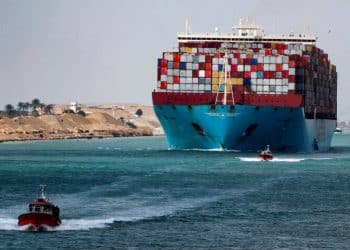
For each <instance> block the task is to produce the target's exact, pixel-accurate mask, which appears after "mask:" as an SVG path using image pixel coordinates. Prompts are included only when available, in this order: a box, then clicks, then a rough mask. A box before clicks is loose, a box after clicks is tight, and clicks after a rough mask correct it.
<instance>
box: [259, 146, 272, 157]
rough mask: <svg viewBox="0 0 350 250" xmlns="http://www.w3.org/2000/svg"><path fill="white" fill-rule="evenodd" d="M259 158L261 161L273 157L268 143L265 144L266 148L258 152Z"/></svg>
mask: <svg viewBox="0 0 350 250" xmlns="http://www.w3.org/2000/svg"><path fill="white" fill-rule="evenodd" d="M259 159H260V160H262V161H271V160H272V159H273V156H272V152H271V150H270V146H269V145H266V148H265V149H264V150H263V151H261V152H260V154H259Z"/></svg>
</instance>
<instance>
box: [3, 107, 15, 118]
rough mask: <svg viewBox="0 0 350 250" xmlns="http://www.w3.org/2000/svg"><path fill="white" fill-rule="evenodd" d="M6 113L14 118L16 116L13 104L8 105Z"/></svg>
mask: <svg viewBox="0 0 350 250" xmlns="http://www.w3.org/2000/svg"><path fill="white" fill-rule="evenodd" d="M5 112H6V114H7V115H8V116H13V115H14V114H15V108H14V107H13V105H12V104H7V105H6V106H5Z"/></svg>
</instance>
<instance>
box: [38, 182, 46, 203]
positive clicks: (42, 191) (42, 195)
mask: <svg viewBox="0 0 350 250" xmlns="http://www.w3.org/2000/svg"><path fill="white" fill-rule="evenodd" d="M45 187H46V185H44V184H40V186H39V190H40V198H41V199H44V200H46V196H45Z"/></svg>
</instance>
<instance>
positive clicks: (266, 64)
mask: <svg viewBox="0 0 350 250" xmlns="http://www.w3.org/2000/svg"><path fill="white" fill-rule="evenodd" d="M264 71H270V64H268V63H264Z"/></svg>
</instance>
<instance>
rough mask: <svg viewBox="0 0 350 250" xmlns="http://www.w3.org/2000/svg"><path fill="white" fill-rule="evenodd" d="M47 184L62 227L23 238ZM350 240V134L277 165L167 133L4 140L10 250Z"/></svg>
mask: <svg viewBox="0 0 350 250" xmlns="http://www.w3.org/2000/svg"><path fill="white" fill-rule="evenodd" d="M41 183H45V184H46V185H47V196H48V197H49V199H50V200H51V201H52V202H54V203H55V204H57V205H58V206H60V208H61V219H62V225H61V226H60V227H58V228H57V229H56V230H54V231H50V232H47V233H40V234H39V233H28V232H23V231H21V230H20V229H19V228H18V226H17V216H18V215H19V214H21V213H22V212H24V211H25V209H26V205H27V203H28V202H29V201H31V200H32V199H34V198H36V196H37V189H38V185H39V184H41ZM349 236H350V134H338V135H335V136H334V139H333V146H332V149H331V150H330V151H329V152H327V153H317V154H278V155H276V159H275V160H274V161H272V162H260V161H258V160H257V159H256V154H253V153H249V154H244V153H240V152H229V151H226V152H219V151H209V152H206V151H169V150H167V145H166V141H165V138H164V137H145V138H117V139H100V140H98V139H96V140H66V141H64V140H63V141H37V142H22V143H3V144H0V242H1V243H0V248H4V249H21V248H24V249H54V248H63V249H96V248H99V247H100V248H103V249H113V248H129V247H130V248H133V247H136V248H167V247H169V248H184V247H185V248H223V247H227V248H238V249H242V248H243V249H280V248H288V249H303V248H315V249H319V248H334V249H344V248H349V246H350V238H349Z"/></svg>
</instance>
